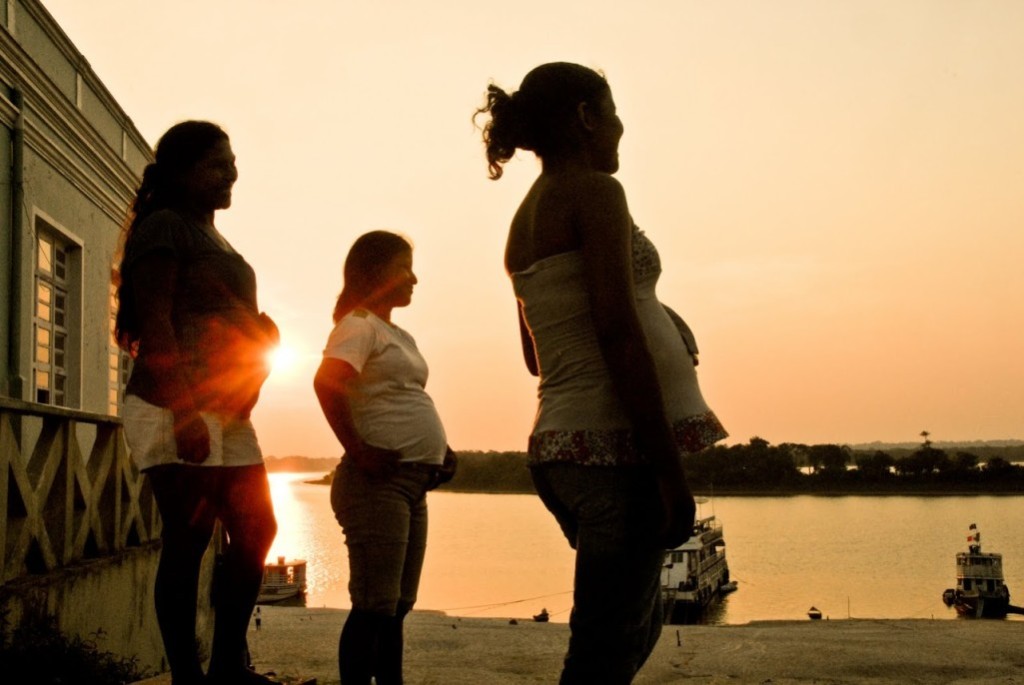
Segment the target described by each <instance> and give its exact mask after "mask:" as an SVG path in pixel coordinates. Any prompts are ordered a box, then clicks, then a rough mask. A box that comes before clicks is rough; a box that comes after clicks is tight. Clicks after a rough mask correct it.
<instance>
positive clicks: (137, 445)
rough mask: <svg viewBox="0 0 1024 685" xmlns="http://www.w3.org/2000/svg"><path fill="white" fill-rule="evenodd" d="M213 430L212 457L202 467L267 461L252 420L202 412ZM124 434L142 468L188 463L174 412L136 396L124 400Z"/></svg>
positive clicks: (137, 463)
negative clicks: (177, 439) (177, 435)
mask: <svg viewBox="0 0 1024 685" xmlns="http://www.w3.org/2000/svg"><path fill="white" fill-rule="evenodd" d="M200 416H201V417H202V418H203V421H204V422H205V423H206V428H207V429H208V430H209V431H210V456H209V458H207V460H206V461H204V462H203V463H202V464H198V466H251V465H254V464H262V463H263V452H262V451H261V450H260V444H259V442H258V441H257V440H256V430H255V429H254V428H253V426H252V421H250V420H249V419H236V420H233V421H232V420H228V421H226V420H225V419H223V418H222V417H220V416H217V415H216V414H209V413H207V412H202V413H200ZM124 435H125V439H126V440H127V441H128V449H129V450H130V452H131V456H132V460H133V461H134V462H135V465H136V466H138V467H139V470H140V471H143V470H145V469H148V468H149V467H151V466H157V465H160V464H184V463H185V462H183V461H182V460H180V459H178V447H177V445H176V444H175V442H174V415H173V414H172V413H171V410H170V409H164V408H163V407H158V406H156V405H154V404H150V403H149V402H146V401H145V400H143V399H141V398H139V397H138V396H136V395H128V396H127V397H125V400H124Z"/></svg>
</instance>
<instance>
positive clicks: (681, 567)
mask: <svg viewBox="0 0 1024 685" xmlns="http://www.w3.org/2000/svg"><path fill="white" fill-rule="evenodd" d="M735 589H736V584H735V583H731V582H730V581H729V564H728V563H726V561H725V539H724V538H723V537H722V524H721V523H719V522H718V521H716V520H715V517H714V516H708V517H707V518H702V519H697V521H696V522H695V523H694V525H693V535H692V536H691V537H690V539H689V540H687V541H686V542H684V543H683V544H681V545H679V546H678V547H676V548H675V549H670V550H668V551H666V552H665V565H664V567H663V568H662V571H661V592H662V599H663V600H664V606H665V622H666V623H672V624H688V623H696V622H698V621H699V620H700V618H701V617H702V616H703V614H704V611H705V610H706V609H707V608H708V606H709V605H710V604H711V603H712V602H714V601H717V600H718V598H719V597H721V595H723V594H725V593H727V592H731V591H733V590H735Z"/></svg>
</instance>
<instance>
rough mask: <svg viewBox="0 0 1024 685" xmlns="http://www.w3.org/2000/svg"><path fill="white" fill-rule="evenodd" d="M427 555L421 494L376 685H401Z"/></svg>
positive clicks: (412, 489) (412, 490)
mask: <svg viewBox="0 0 1024 685" xmlns="http://www.w3.org/2000/svg"><path fill="white" fill-rule="evenodd" d="M407 487H408V488H409V491H408V494H409V495H410V496H415V494H416V492H417V488H418V487H419V482H418V481H416V480H415V479H414V480H412V481H411V482H410V483H409V484H408V485H407ZM426 552H427V494H426V491H425V490H424V491H423V493H422V494H421V496H420V497H419V499H418V500H416V501H414V502H412V504H411V505H410V507H409V543H408V545H406V550H405V562H404V563H403V564H402V584H401V591H402V598H401V599H400V600H399V602H398V605H397V607H396V608H395V615H394V616H392V617H391V618H389V619H388V621H387V622H386V623H385V624H384V628H383V630H382V632H381V635H380V647H379V651H378V653H377V667H376V669H375V675H376V676H377V685H402V657H403V653H404V651H405V638H404V631H405V617H406V616H408V615H409V612H410V611H412V608H413V605H415V604H416V596H417V594H418V592H419V587H420V575H421V574H422V572H423V559H424V558H425V557H426Z"/></svg>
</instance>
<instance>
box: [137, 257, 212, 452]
mask: <svg viewBox="0 0 1024 685" xmlns="http://www.w3.org/2000/svg"><path fill="white" fill-rule="evenodd" d="M177 278H178V265H177V262H176V261H175V259H174V258H173V257H172V256H171V255H169V254H165V253H159V252H157V253H153V254H149V255H146V256H144V257H142V258H140V259H139V260H138V261H137V262H135V264H134V265H133V266H132V280H133V284H134V290H133V295H134V297H135V307H136V311H137V312H138V317H139V341H140V342H139V345H140V348H141V350H142V351H143V352H144V354H145V355H146V361H147V365H148V368H149V370H150V372H151V373H152V375H153V379H154V382H155V383H156V384H157V385H158V386H159V387H160V388H161V394H163V395H165V396H167V397H169V398H170V407H169V409H170V410H171V413H172V414H173V415H174V440H175V443H176V444H177V448H178V458H179V459H181V460H182V461H186V462H189V463H193V464H199V463H202V462H204V461H206V459H207V457H209V456H210V433H209V431H208V430H207V428H206V424H205V423H204V422H203V419H202V417H201V416H199V410H198V409H197V408H196V405H195V401H194V400H193V398H192V392H191V390H190V389H189V384H188V382H187V380H186V379H185V378H184V377H183V375H182V373H181V368H182V365H181V362H180V351H179V350H178V343H177V339H176V337H175V335H174V326H173V325H172V324H171V310H172V306H173V303H174V292H175V286H176V282H177Z"/></svg>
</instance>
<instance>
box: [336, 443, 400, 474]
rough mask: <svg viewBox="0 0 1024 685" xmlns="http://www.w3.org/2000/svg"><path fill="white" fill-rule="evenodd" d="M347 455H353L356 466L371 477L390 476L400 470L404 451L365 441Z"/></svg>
mask: <svg viewBox="0 0 1024 685" xmlns="http://www.w3.org/2000/svg"><path fill="white" fill-rule="evenodd" d="M346 456H349V457H351V458H352V461H353V462H354V463H355V465H356V467H357V468H358V469H359V470H360V471H362V472H363V473H365V474H366V475H367V476H369V477H370V478H390V477H391V476H393V475H395V474H396V473H397V472H398V462H399V460H400V459H401V458H402V453H401V452H399V451H398V450H389V449H385V448H383V447H377V446H376V445H368V444H366V443H363V444H362V445H360V446H359V447H358V448H357V449H355V450H352V451H349V452H347V453H346Z"/></svg>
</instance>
